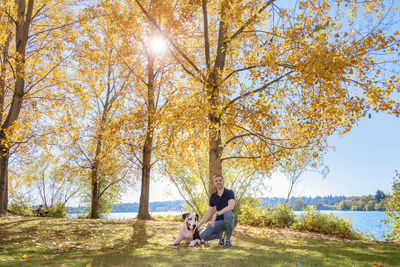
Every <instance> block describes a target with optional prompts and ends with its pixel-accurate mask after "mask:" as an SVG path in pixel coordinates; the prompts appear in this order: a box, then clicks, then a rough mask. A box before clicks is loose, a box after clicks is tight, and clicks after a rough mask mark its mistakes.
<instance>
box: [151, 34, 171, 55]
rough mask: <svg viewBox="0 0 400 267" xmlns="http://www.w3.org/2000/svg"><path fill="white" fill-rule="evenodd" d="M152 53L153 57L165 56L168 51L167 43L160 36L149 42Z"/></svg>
mask: <svg viewBox="0 0 400 267" xmlns="http://www.w3.org/2000/svg"><path fill="white" fill-rule="evenodd" d="M149 46H150V51H151V53H152V54H153V55H163V54H165V52H166V51H167V49H168V44H167V41H166V40H165V39H164V38H163V37H162V36H160V35H154V36H152V37H151V38H150V42H149Z"/></svg>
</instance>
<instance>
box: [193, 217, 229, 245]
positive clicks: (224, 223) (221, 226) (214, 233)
mask: <svg viewBox="0 0 400 267" xmlns="http://www.w3.org/2000/svg"><path fill="white" fill-rule="evenodd" d="M234 227H235V216H233V212H232V211H227V212H225V213H224V219H223V220H218V221H215V225H214V227H212V226H211V224H208V226H207V228H206V229H205V230H204V231H203V232H202V233H201V234H200V238H201V239H203V240H205V241H208V240H213V239H220V238H221V237H222V234H223V233H224V231H225V232H226V240H231V236H232V231H233V228H234Z"/></svg>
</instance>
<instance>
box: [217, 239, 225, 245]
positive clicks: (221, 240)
mask: <svg viewBox="0 0 400 267" xmlns="http://www.w3.org/2000/svg"><path fill="white" fill-rule="evenodd" d="M218 245H220V246H223V245H224V239H223V238H221V239H220V240H219V242H218Z"/></svg>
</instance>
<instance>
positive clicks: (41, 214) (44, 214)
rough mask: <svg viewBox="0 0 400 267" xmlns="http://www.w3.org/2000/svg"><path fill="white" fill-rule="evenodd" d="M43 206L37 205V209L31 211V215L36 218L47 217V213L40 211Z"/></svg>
mask: <svg viewBox="0 0 400 267" xmlns="http://www.w3.org/2000/svg"><path fill="white" fill-rule="evenodd" d="M42 207H43V205H39V208H37V209H35V210H32V212H33V214H34V215H36V216H37V217H39V216H40V217H43V216H47V215H48V213H49V212H48V211H46V210H44V209H42Z"/></svg>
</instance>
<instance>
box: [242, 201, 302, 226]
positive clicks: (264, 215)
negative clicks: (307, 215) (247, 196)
mask: <svg viewBox="0 0 400 267" xmlns="http://www.w3.org/2000/svg"><path fill="white" fill-rule="evenodd" d="M259 203H260V202H259V201H256V200H254V199H253V200H247V201H245V202H244V203H243V204H242V205H241V208H240V211H239V216H238V222H239V223H241V224H246V225H253V226H268V227H280V228H284V227H290V226H291V225H292V224H293V223H294V222H295V215H294V213H293V210H292V209H290V208H287V207H285V206H283V205H276V206H275V207H273V208H269V207H268V208H267V209H263V208H261V207H260V205H259Z"/></svg>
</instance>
